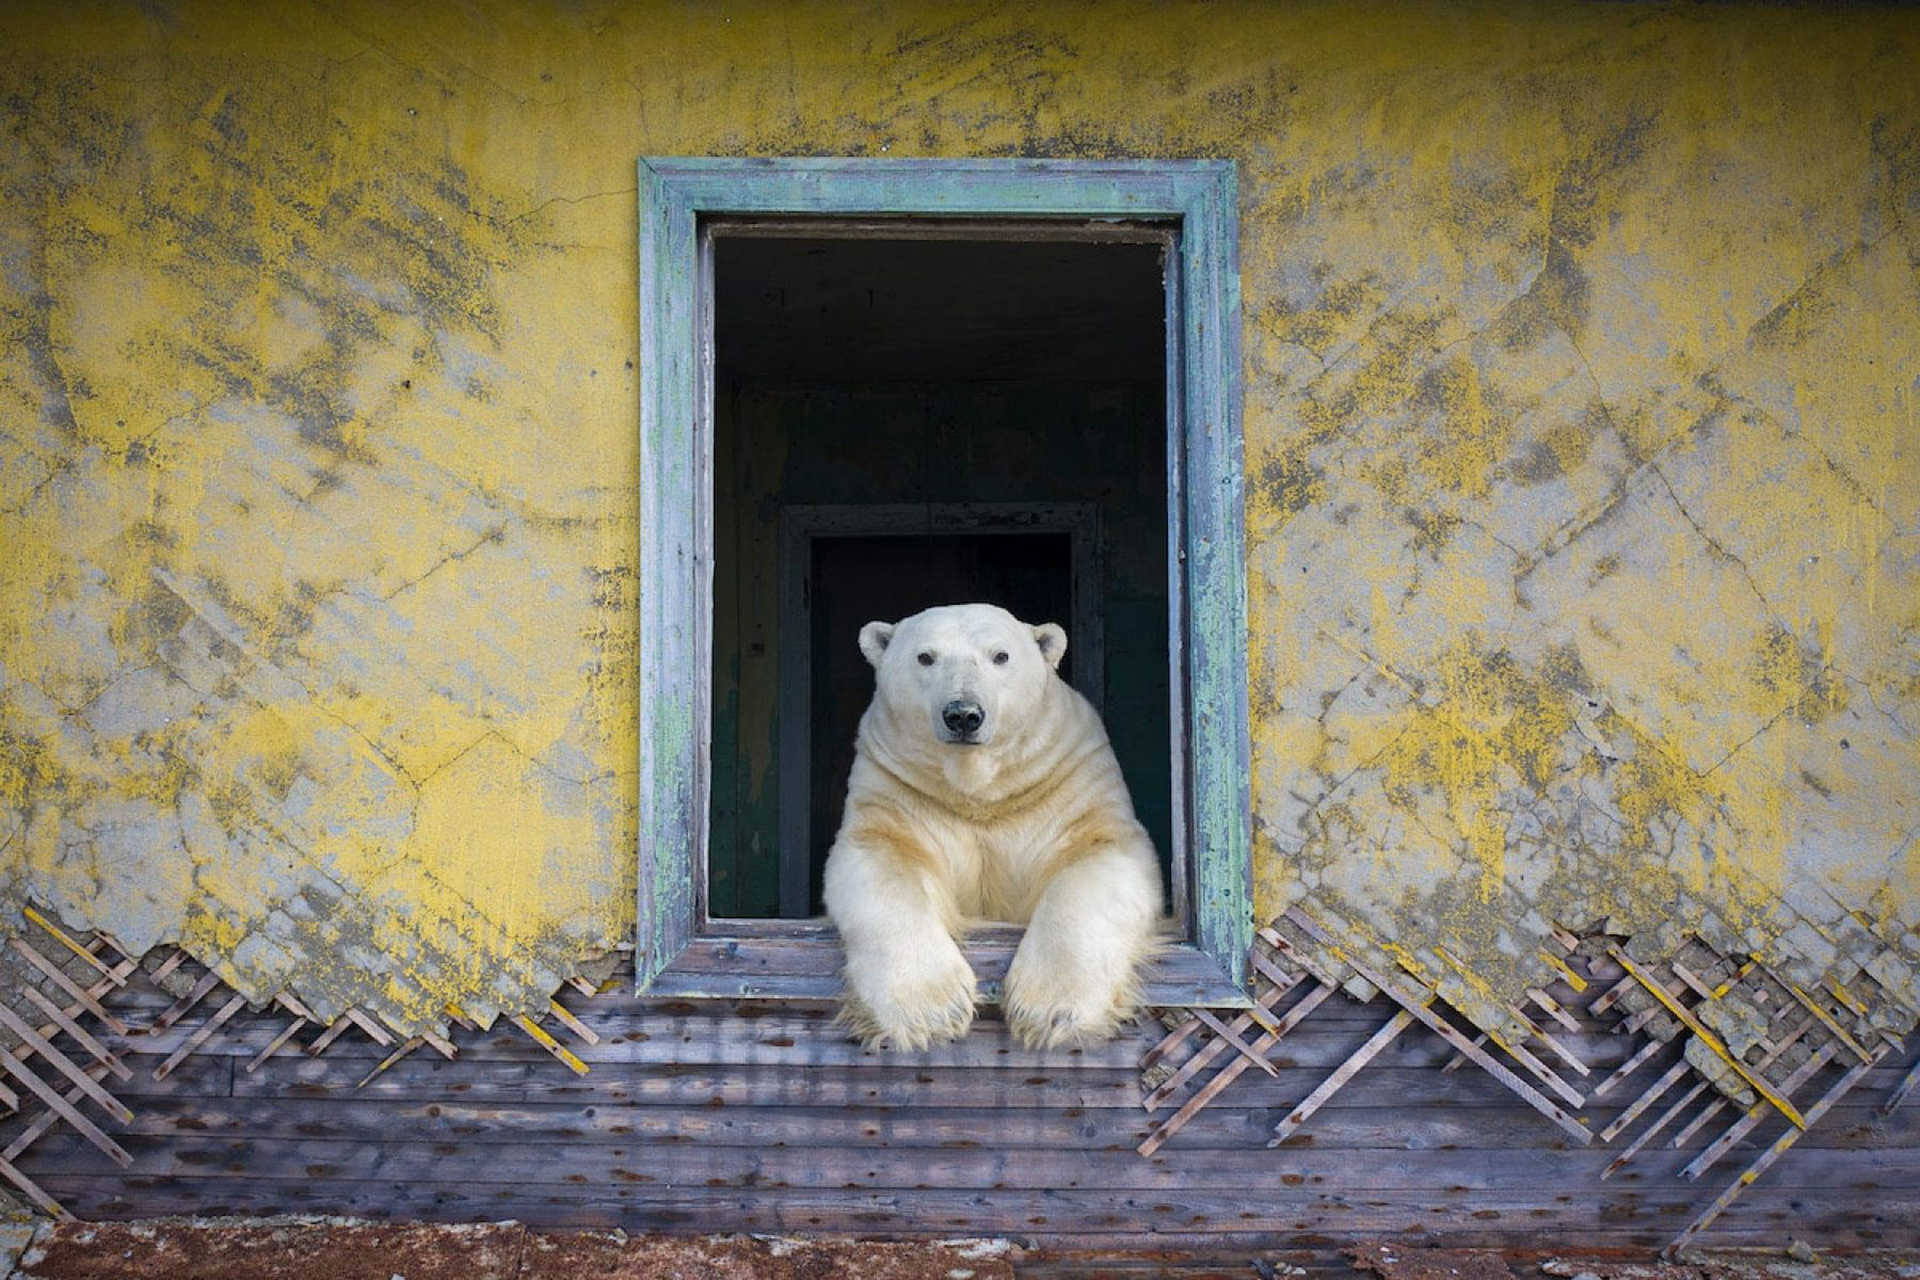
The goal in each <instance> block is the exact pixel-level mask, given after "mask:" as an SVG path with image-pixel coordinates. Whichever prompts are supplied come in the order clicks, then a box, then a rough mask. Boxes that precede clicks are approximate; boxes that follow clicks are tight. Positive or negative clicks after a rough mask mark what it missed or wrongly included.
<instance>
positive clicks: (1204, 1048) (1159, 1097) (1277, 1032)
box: [1140, 987, 1325, 1112]
mask: <svg viewBox="0 0 1920 1280" xmlns="http://www.w3.org/2000/svg"><path fill="white" fill-rule="evenodd" d="M1286 994H1287V993H1286V992H1285V991H1282V990H1280V989H1279V988H1277V987H1276V988H1273V989H1271V990H1268V991H1263V992H1261V993H1260V996H1259V999H1260V1000H1261V1001H1262V1002H1265V1003H1266V1004H1267V1009H1268V1012H1272V1010H1273V1008H1274V1007H1275V1006H1277V1005H1278V1004H1279V1003H1280V1001H1281V1000H1282V999H1284V998H1285V996H1286ZM1302 998H1303V999H1304V997H1302ZM1322 998H1323V999H1324V998H1325V997H1322ZM1318 1003H1319V1001H1317V1000H1316V1001H1314V1004H1316V1005H1317V1004H1318ZM1308 1012H1312V1008H1311V1006H1310V1007H1309V1009H1308ZM1194 1025H1195V1026H1196V1027H1198V1026H1199V1025H1200V1020H1199V1019H1198V1018H1195V1019H1194ZM1231 1025H1234V1026H1236V1027H1240V1029H1242V1030H1245V1028H1244V1026H1242V1025H1241V1023H1240V1020H1239V1019H1237V1018H1236V1019H1235V1020H1234V1022H1233V1023H1232V1024H1231ZM1288 1025H1289V1024H1287V1023H1286V1022H1285V1020H1284V1019H1283V1020H1282V1021H1281V1022H1279V1023H1275V1024H1274V1026H1273V1027H1272V1028H1271V1029H1270V1030H1269V1031H1268V1032H1267V1034H1266V1036H1264V1037H1263V1038H1262V1039H1261V1040H1260V1041H1257V1042H1256V1048H1261V1047H1262V1046H1266V1045H1270V1044H1271V1043H1273V1042H1275V1041H1278V1040H1279V1039H1280V1037H1281V1036H1284V1035H1286V1033H1287V1027H1288ZM1225 1050H1226V1043H1225V1042H1224V1041H1221V1040H1209V1041H1208V1042H1207V1043H1205V1044H1203V1045H1201V1046H1200V1047H1199V1048H1198V1049H1196V1050H1194V1052H1193V1054H1192V1055H1191V1056H1190V1057H1188V1059H1187V1060H1186V1062H1184V1063H1183V1064H1181V1067H1180V1069H1179V1070H1178V1071H1176V1072H1174V1073H1173V1074H1172V1075H1171V1076H1169V1077H1167V1079H1165V1080H1163V1081H1161V1082H1160V1085H1159V1087H1158V1088H1156V1089H1154V1090H1153V1092H1151V1093H1149V1094H1148V1095H1147V1096H1146V1097H1144V1098H1142V1099H1141V1100H1140V1105H1141V1106H1142V1107H1144V1108H1146V1110H1147V1111H1148V1112H1154V1111H1158V1110H1159V1109H1160V1108H1161V1107H1162V1106H1163V1105H1165V1103H1166V1101H1167V1099H1168V1098H1171V1097H1172V1096H1173V1095H1174V1094H1175V1093H1176V1092H1178V1091H1179V1089H1180V1086H1181V1085H1183V1084H1185V1083H1186V1082H1187V1081H1189V1080H1191V1079H1192V1078H1193V1077H1194V1076H1195V1075H1197V1074H1198V1073H1199V1072H1201V1071H1202V1070H1204V1069H1205V1068H1206V1066H1207V1064H1208V1063H1210V1062H1212V1061H1213V1060H1214V1059H1215V1058H1216V1057H1218V1056H1219V1055H1220V1054H1221V1053H1223V1052H1225ZM1262 1051H1264V1049H1263V1050H1262ZM1234 1074H1235V1075H1238V1074H1239V1073H1238V1072H1235V1073H1234Z"/></svg>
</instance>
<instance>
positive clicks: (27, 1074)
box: [0, 1053, 133, 1169]
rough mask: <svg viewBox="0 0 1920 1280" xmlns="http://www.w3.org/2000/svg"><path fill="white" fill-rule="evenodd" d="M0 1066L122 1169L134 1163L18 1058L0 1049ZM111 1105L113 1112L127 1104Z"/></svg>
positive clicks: (123, 1108)
mask: <svg viewBox="0 0 1920 1280" xmlns="http://www.w3.org/2000/svg"><path fill="white" fill-rule="evenodd" d="M0 1067H5V1068H6V1069H7V1070H8V1071H10V1072H12V1073H13V1077H14V1079H16V1080H18V1081H19V1082H20V1083H21V1084H24V1085H25V1086H27V1088H29V1089H31V1090H32V1091H33V1092H34V1094H35V1095H36V1096H37V1097H38V1098H39V1099H40V1101H42V1102H44V1103H46V1104H47V1105H48V1106H49V1107H52V1108H53V1109H54V1111H56V1112H58V1113H59V1116H60V1118H61V1119H62V1120H65V1121H66V1122H67V1123H68V1124H70V1125H72V1126H73V1127H74V1128H76V1129H78V1130H79V1131H80V1134H81V1136H82V1137H84V1138H86V1140H87V1141H88V1142H91V1143H92V1144H93V1145H94V1146H96V1147H98V1148H100V1150H102V1151H104V1152H106V1154H107V1156H108V1158H109V1159H111V1160H112V1161H113V1162H114V1163H115V1164H117V1165H119V1166H120V1167H121V1168H123V1169H124V1168H126V1167H127V1166H128V1165H130V1164H132V1163H133V1157H132V1156H130V1155H128V1154H127V1153H126V1150H125V1148H123V1147H121V1145H120V1144H119V1143H117V1142H115V1141H114V1140H113V1139H112V1138H109V1137H108V1136H107V1135H106V1134H105V1133H103V1132H101V1130H100V1126H98V1125H96V1124H95V1123H94V1122H93V1121H91V1120H89V1119H87V1118H86V1117H85V1116H83V1115H81V1114H80V1111H79V1109H78V1108H77V1107H75V1106H74V1105H73V1104H72V1103H71V1102H68V1101H67V1100H66V1099H65V1098H63V1097H61V1096H60V1094H59V1093H58V1092H57V1091H56V1090H55V1089H54V1088H53V1086H52V1085H49V1084H48V1083H47V1082H46V1081H44V1080H42V1079H41V1078H40V1077H39V1076H37V1075H35V1074H34V1073H33V1072H32V1071H29V1070H28V1069H27V1066H26V1064H25V1063H23V1062H21V1061H20V1059H18V1058H16V1057H14V1056H13V1055H12V1054H10V1053H0ZM88 1083H89V1084H92V1081H88ZM95 1087H98V1086H95ZM113 1106H114V1109H115V1112H116V1114H117V1113H119V1112H123V1111H126V1108H125V1107H122V1106H121V1105H120V1104H119V1103H117V1102H116V1103H114V1104H113ZM126 1115H127V1119H128V1120H131V1119H132V1118H133V1113H132V1112H127V1113H126Z"/></svg>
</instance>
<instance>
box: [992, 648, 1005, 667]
mask: <svg viewBox="0 0 1920 1280" xmlns="http://www.w3.org/2000/svg"><path fill="white" fill-rule="evenodd" d="M993 665H994V666H996V667H1004V666H1006V665H1007V651H1006V650H1005V649H1002V650H1001V651H1000V652H999V653H996V654H994V655H993Z"/></svg>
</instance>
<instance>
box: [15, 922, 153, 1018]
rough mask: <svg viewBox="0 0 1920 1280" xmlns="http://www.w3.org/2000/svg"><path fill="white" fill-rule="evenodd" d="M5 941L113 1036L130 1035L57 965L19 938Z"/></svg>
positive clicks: (97, 1001) (103, 1007)
mask: <svg viewBox="0 0 1920 1280" xmlns="http://www.w3.org/2000/svg"><path fill="white" fill-rule="evenodd" d="M7 941H8V942H9V943H10V944H12V946H13V949H14V950H15V951H17V952H19V953H20V954H21V955H22V956H24V957H26V959H27V961H28V963H30V964H32V965H33V967H34V968H36V969H38V970H40V972H41V973H44V974H46V975H47V977H48V978H50V979H51V980H52V981H53V985H55V986H56V987H59V988H60V989H61V990H62V991H64V992H66V993H67V997H68V998H69V999H71V1000H74V1001H77V1002H78V1003H79V1004H80V1006H81V1007H82V1008H84V1009H85V1010H86V1011H87V1012H88V1013H91V1014H92V1015H93V1016H94V1017H96V1018H98V1019H100V1021H102V1022H104V1023H106V1024H107V1026H108V1027H110V1028H111V1029H112V1030H113V1033H114V1034H115V1035H121V1036H124V1035H128V1034H131V1033H130V1032H129V1031H128V1030H127V1024H126V1023H124V1022H122V1021H120V1019H118V1018H116V1017H114V1016H113V1015H112V1014H111V1013H109V1012H107V1009H106V1006H104V1005H102V1004H101V1003H100V1001H99V1000H97V999H95V998H94V996H93V995H92V994H91V993H90V992H86V991H82V990H81V989H80V988H79V987H78V986H76V985H75V984H74V981H73V979H72V978H69V977H68V976H67V975H66V974H65V973H64V972H62V971H61V969H60V966H59V965H57V964H55V963H54V962H53V961H51V960H49V959H47V958H46V957H45V956H43V955H41V954H40V953H39V952H38V951H35V950H34V949H33V948H32V947H30V946H28V945H27V944H26V943H25V942H23V941H21V940H20V939H19V938H8V939H7Z"/></svg>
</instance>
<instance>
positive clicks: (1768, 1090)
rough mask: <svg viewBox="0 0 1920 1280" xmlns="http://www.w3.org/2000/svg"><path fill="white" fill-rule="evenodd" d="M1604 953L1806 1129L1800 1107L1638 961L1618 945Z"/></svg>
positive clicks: (1779, 1109)
mask: <svg viewBox="0 0 1920 1280" xmlns="http://www.w3.org/2000/svg"><path fill="white" fill-rule="evenodd" d="M1607 954H1608V955H1611V956H1612V957H1613V958H1614V959H1615V960H1616V961H1618V962H1619V964H1620V967H1621V968H1622V969H1625V970H1626V971H1627V972H1628V973H1630V974H1632V975H1633V976H1634V977H1636V978H1638V979H1639V980H1640V985H1641V986H1643V987H1645V988H1646V989H1647V990H1648V991H1649V992H1650V993H1651V994H1652V995H1653V998H1654V999H1656V1000H1658V1001H1659V1002H1660V1003H1661V1004H1663V1005H1665V1006H1666V1007H1667V1010H1668V1012H1670V1013H1672V1014H1673V1016H1674V1017H1676V1018H1678V1019H1680V1021H1681V1022H1682V1023H1683V1024H1684V1025H1685V1026H1686V1028H1687V1030H1689V1031H1691V1032H1693V1034H1694V1036H1695V1037H1696V1038H1698V1039H1699V1041H1700V1042H1701V1043H1702V1044H1704V1045H1706V1046H1707V1048H1709V1049H1711V1050H1713V1051H1714V1052H1715V1053H1716V1054H1718V1055H1719V1056H1720V1058H1721V1060H1722V1061H1724V1062H1725V1063H1726V1064H1727V1065H1728V1066H1730V1067H1732V1068H1733V1069H1734V1070H1735V1071H1737V1072H1739V1074H1740V1078H1741V1079H1743V1080H1745V1081H1746V1082H1747V1083H1748V1084H1749V1085H1751V1086H1753V1090H1754V1092H1755V1093H1758V1094H1759V1095H1760V1096H1761V1097H1763V1098H1765V1099H1766V1100H1767V1101H1768V1102H1771V1103H1772V1104H1773V1105H1774V1108H1775V1109H1776V1110H1777V1111H1779V1112H1780V1114H1781V1115H1783V1116H1785V1117H1786V1118H1787V1119H1789V1120H1791V1121H1793V1124H1794V1127H1795V1128H1796V1129H1804V1128H1806V1127H1807V1120H1806V1117H1805V1116H1803V1115H1801V1114H1800V1110H1799V1108H1797V1107H1795V1106H1794V1105H1793V1103H1792V1102H1791V1101H1789V1100H1788V1099H1787V1098H1786V1096H1785V1095H1783V1094H1782V1093H1781V1092H1780V1091H1779V1090H1778V1089H1775V1088H1774V1087H1773V1086H1772V1085H1770V1084H1768V1083H1767V1082H1766V1080H1765V1079H1763V1078H1762V1077H1761V1076H1760V1075H1759V1074H1757V1073H1756V1072H1754V1071H1752V1070H1750V1069H1749V1068H1748V1067H1747V1064H1746V1063H1744V1062H1742V1061H1740V1058H1739V1056H1738V1055H1736V1054H1733V1053H1730V1052H1728V1050H1727V1046H1726V1045H1724V1044H1722V1043H1720V1037H1719V1036H1716V1035H1715V1034H1713V1032H1712V1031H1711V1030H1710V1029H1709V1028H1708V1027H1707V1025H1706V1024H1705V1023H1704V1022H1702V1021H1700V1019H1698V1018H1696V1017H1694V1016H1693V1011H1692V1010H1691V1009H1688V1008H1687V1007H1686V1006H1685V1005H1683V1004H1681V1003H1680V1002H1679V1001H1678V1000H1676V999H1674V998H1673V994H1672V993H1671V992H1669V991H1668V990H1667V989H1666V988H1665V987H1664V986H1662V985H1661V984H1659V983H1658V982H1655V981H1654V980H1653V975H1652V974H1650V973H1648V972H1647V971H1646V970H1645V969H1644V968H1642V967H1641V965H1640V963H1639V962H1638V961H1636V960H1634V959H1633V958H1632V957H1631V956H1629V955H1627V953H1626V952H1625V951H1623V950H1621V949H1620V948H1619V947H1617V946H1612V947H1608V948H1607Z"/></svg>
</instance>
